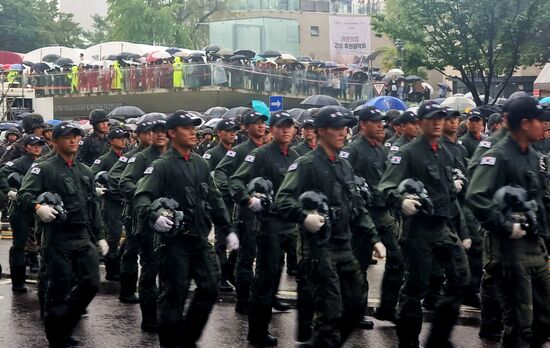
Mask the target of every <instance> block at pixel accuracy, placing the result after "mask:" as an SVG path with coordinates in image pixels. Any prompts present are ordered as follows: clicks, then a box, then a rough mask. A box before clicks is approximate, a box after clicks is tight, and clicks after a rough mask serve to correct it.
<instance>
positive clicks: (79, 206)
mask: <svg viewBox="0 0 550 348" xmlns="http://www.w3.org/2000/svg"><path fill="white" fill-rule="evenodd" d="M46 191H50V192H53V193H57V194H58V195H59V196H61V200H62V201H63V204H64V207H65V210H66V211H67V220H66V221H65V223H64V224H63V225H62V226H61V228H65V229H67V230H68V231H69V232H70V230H71V226H72V225H80V226H87V227H88V228H89V230H90V231H91V233H92V234H93V236H94V238H95V240H100V239H104V238H105V231H104V229H105V228H104V225H103V219H102V218H101V213H100V210H99V200H98V197H97V195H96V193H95V185H94V178H93V174H92V171H91V170H90V168H89V167H88V166H86V165H84V164H82V163H80V162H79V161H74V162H73V164H72V166H69V165H68V164H67V163H66V162H65V160H64V159H63V158H62V157H61V156H60V155H55V156H53V157H52V158H50V159H48V160H45V161H43V162H40V163H38V164H37V165H36V166H34V167H33V168H31V170H30V171H29V172H28V173H27V175H25V178H24V179H23V183H22V185H21V189H20V190H19V192H18V194H17V201H16V204H17V205H18V207H20V208H21V209H32V210H33V211H34V207H35V205H36V204H37V201H36V198H37V197H38V196H39V195H40V194H41V193H43V192H46ZM44 225H47V224H44ZM56 228H57V226H56Z"/></svg>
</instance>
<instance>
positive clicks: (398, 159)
mask: <svg viewBox="0 0 550 348" xmlns="http://www.w3.org/2000/svg"><path fill="white" fill-rule="evenodd" d="M390 162H391V164H401V157H399V156H392V158H391V159H390Z"/></svg>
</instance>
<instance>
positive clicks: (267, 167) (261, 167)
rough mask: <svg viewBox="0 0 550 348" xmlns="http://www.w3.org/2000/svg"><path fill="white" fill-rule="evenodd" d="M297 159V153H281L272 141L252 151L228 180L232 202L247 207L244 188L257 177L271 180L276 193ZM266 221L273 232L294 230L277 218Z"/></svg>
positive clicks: (291, 226)
mask: <svg viewBox="0 0 550 348" xmlns="http://www.w3.org/2000/svg"><path fill="white" fill-rule="evenodd" d="M298 157H299V155H298V153H296V152H295V151H294V150H291V149H288V152H287V153H286V154H285V153H283V152H282V151H281V148H280V146H279V145H278V144H277V143H276V142H274V141H273V142H271V143H269V144H267V145H264V146H262V147H260V148H257V149H254V150H252V152H251V153H250V154H248V155H247V156H246V157H245V159H244V162H243V163H242V164H241V166H240V167H239V169H237V171H236V172H235V174H234V175H233V176H232V177H231V179H230V183H229V191H230V193H231V197H232V199H233V202H235V203H237V204H240V205H242V206H246V205H248V201H249V200H250V196H249V195H248V190H247V187H246V186H247V185H248V183H249V182H250V181H252V179H254V178H258V177H264V178H266V179H269V180H271V182H272V183H273V192H277V190H278V189H279V186H281V183H282V182H283V180H284V178H285V175H286V173H287V171H288V168H289V167H290V165H291V164H292V163H293V162H294V161H295V160H296V159H298ZM268 221H269V224H270V225H271V228H272V229H273V230H275V232H280V233H283V232H289V231H291V230H294V229H295V225H294V224H292V223H288V222H287V223H284V222H283V221H281V219H280V218H279V217H269V219H268Z"/></svg>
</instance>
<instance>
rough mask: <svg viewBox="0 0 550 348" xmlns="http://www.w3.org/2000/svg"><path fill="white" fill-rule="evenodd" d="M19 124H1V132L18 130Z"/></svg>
mask: <svg viewBox="0 0 550 348" xmlns="http://www.w3.org/2000/svg"><path fill="white" fill-rule="evenodd" d="M18 126H19V125H18V124H17V123H15V122H3V123H0V131H6V130H10V129H12V128H18Z"/></svg>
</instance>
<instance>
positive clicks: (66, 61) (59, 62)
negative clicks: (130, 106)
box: [54, 58, 74, 66]
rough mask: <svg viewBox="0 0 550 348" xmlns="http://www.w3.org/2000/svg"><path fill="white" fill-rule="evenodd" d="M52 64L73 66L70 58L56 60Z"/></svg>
mask: <svg viewBox="0 0 550 348" xmlns="http://www.w3.org/2000/svg"><path fill="white" fill-rule="evenodd" d="M54 64H55V65H58V66H69V65H74V62H73V60H72V59H70V58H59V59H58V60H56V61H55V63H54Z"/></svg>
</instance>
